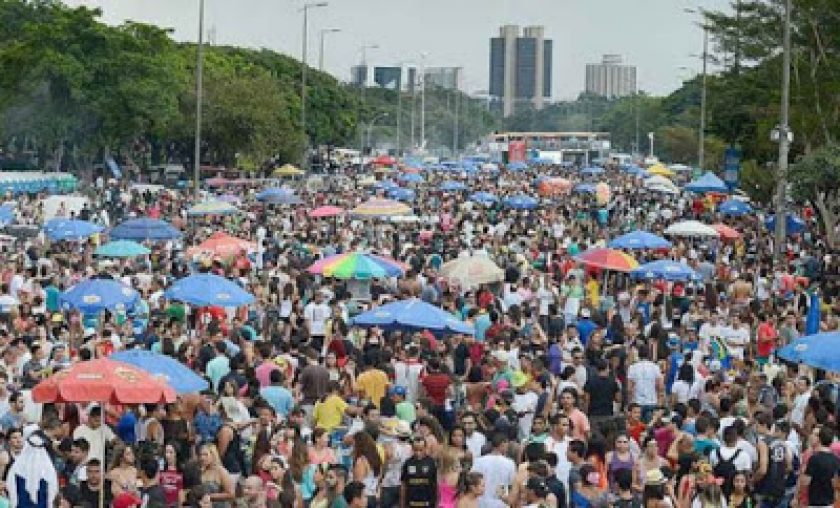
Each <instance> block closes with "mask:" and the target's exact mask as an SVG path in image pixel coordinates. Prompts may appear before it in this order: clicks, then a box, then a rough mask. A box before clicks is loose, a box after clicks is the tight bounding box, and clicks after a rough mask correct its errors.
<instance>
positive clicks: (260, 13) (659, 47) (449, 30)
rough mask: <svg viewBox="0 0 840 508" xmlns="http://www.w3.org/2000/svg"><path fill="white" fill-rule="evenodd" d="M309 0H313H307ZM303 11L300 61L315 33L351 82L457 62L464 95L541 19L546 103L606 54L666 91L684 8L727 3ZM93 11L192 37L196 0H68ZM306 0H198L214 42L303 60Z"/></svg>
mask: <svg viewBox="0 0 840 508" xmlns="http://www.w3.org/2000/svg"><path fill="white" fill-rule="evenodd" d="M308 1H310V2H311V1H312V0H308ZM327 2H328V5H327V6H326V7H322V8H316V9H310V10H309V37H308V41H309V44H308V46H309V48H308V51H307V54H308V56H307V61H308V62H309V64H310V65H311V66H313V67H317V65H318V53H319V31H320V30H321V29H329V28H338V29H340V30H341V32H339V33H335V34H330V35H328V36H327V39H326V41H327V44H326V51H325V57H324V61H325V65H324V67H325V70H326V71H327V72H330V73H331V74H333V75H334V76H336V77H337V78H339V79H341V80H345V81H346V80H349V78H350V67H351V66H352V65H354V64H357V63H359V62H360V60H361V47H362V46H363V45H378V49H373V50H368V62H369V63H372V64H377V65H395V64H399V63H415V64H416V65H418V66H419V65H420V60H421V54H425V55H426V57H425V64H426V66H429V67H438V66H459V67H463V68H464V82H463V87H464V91H466V92H468V93H474V92H478V91H484V90H487V88H488V80H489V61H490V56H489V54H490V42H489V39H490V38H491V37H495V36H497V35H498V33H499V27H500V26H502V25H505V24H518V25H521V26H527V25H543V26H545V36H546V38H550V39H553V41H554V56H553V73H552V74H553V76H552V81H553V84H552V99H553V100H561V99H570V98H574V97H576V96H577V95H578V94H579V93H580V92H581V90H582V89H583V86H584V72H585V66H586V64H587V63H595V62H599V61H600V60H601V56H602V55H603V54H606V53H615V54H620V55H622V56H623V58H624V61H625V63H629V64H631V65H635V66H637V76H638V87H639V88H640V89H641V90H645V91H646V92H649V93H652V94H655V95H664V94H667V93H669V92H671V91H673V90H675V89H676V88H678V87H679V86H680V84H681V82H682V81H683V80H686V79H689V78H690V77H691V76H692V75H693V74H694V73H696V72H699V69H700V57H699V54H700V53H701V52H702V40H703V35H702V30H701V29H700V28H699V27H698V26H697V22H698V21H699V16H698V15H696V14H688V13H686V12H684V10H685V9H687V8H693V9H698V8H700V9H710V10H724V11H726V10H729V9H730V7H729V0H327ZM65 3H67V4H68V5H71V6H78V5H84V6H88V7H99V8H101V10H102V12H103V16H102V19H103V21H105V22H106V23H110V24H119V23H122V22H123V21H125V20H132V21H139V22H145V23H152V24H155V25H158V26H163V27H168V28H172V29H173V30H174V33H173V37H174V38H175V39H177V40H182V41H185V40H195V39H196V38H197V32H198V4H199V0H65ZM303 4H304V0H205V30H206V33H209V34H211V36H212V37H215V41H216V44H220V45H221V44H223V45H236V46H245V47H252V48H268V49H272V50H275V51H278V52H281V53H286V54H288V55H291V56H293V57H295V58H297V59H300V57H301V53H302V42H301V41H302V34H303V14H302V11H301V7H302V6H303Z"/></svg>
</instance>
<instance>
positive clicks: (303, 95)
mask: <svg viewBox="0 0 840 508" xmlns="http://www.w3.org/2000/svg"><path fill="white" fill-rule="evenodd" d="M327 5H328V4H327V2H317V3H308V4H304V6H303V37H302V39H303V40H302V41H301V55H300V64H301V72H300V126H301V129H303V137H304V140H305V143H304V150H303V157H302V161H301V166H306V165H307V162H308V161H309V158H308V157H307V154H308V153H309V135H308V134H307V132H306V71H307V67H308V66H307V63H306V61H307V58H306V53H307V42H308V41H307V39H309V9H312V8H318V7H326V6H327Z"/></svg>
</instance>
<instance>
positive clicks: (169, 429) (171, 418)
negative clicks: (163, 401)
mask: <svg viewBox="0 0 840 508" xmlns="http://www.w3.org/2000/svg"><path fill="white" fill-rule="evenodd" d="M160 424H161V426H162V427H163V435H164V436H166V440H167V441H169V442H170V443H174V444H175V446H176V447H177V451H178V455H179V456H184V452H185V451H186V449H187V446H188V445H187V443H188V442H189V440H190V430H189V426H188V425H187V420H185V419H184V417H183V414H182V411H181V405H180V404H179V403H176V404H167V405H166V417H165V418H164V419H163V420H161V422H160Z"/></svg>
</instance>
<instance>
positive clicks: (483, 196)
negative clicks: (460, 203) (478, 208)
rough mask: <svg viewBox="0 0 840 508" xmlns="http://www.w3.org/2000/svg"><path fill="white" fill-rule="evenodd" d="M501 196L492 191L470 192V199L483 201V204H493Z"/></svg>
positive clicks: (477, 201)
mask: <svg viewBox="0 0 840 508" xmlns="http://www.w3.org/2000/svg"><path fill="white" fill-rule="evenodd" d="M498 200H499V198H498V196H496V195H495V194H493V193H492V192H474V193H472V194H470V201H474V202H476V203H481V204H482V205H492V204H493V203H495V202H496V201H498Z"/></svg>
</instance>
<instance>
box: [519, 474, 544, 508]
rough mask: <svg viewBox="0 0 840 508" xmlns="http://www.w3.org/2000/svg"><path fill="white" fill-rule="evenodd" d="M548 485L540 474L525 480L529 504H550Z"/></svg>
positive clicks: (526, 500)
mask: <svg viewBox="0 0 840 508" xmlns="http://www.w3.org/2000/svg"><path fill="white" fill-rule="evenodd" d="M548 494H549V492H548V485H546V483H545V480H544V479H542V478H540V477H539V476H531V477H530V478H528V481H527V482H525V502H526V503H528V505H527V506H548Z"/></svg>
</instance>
